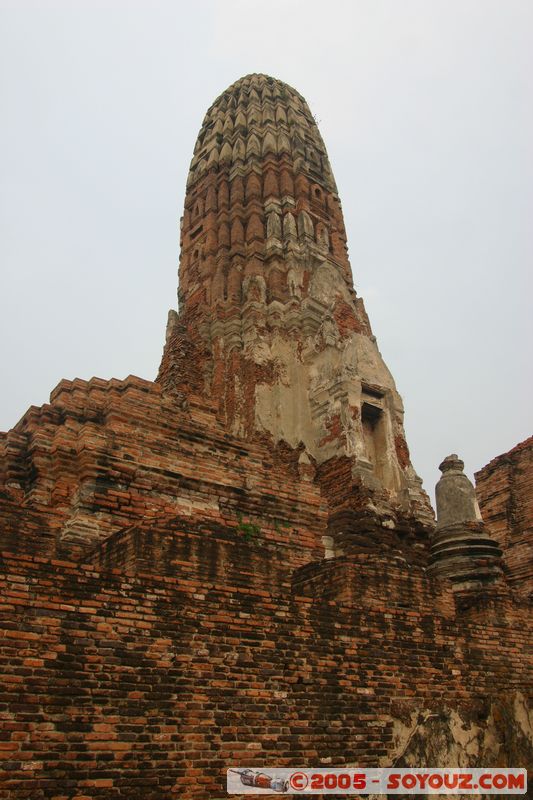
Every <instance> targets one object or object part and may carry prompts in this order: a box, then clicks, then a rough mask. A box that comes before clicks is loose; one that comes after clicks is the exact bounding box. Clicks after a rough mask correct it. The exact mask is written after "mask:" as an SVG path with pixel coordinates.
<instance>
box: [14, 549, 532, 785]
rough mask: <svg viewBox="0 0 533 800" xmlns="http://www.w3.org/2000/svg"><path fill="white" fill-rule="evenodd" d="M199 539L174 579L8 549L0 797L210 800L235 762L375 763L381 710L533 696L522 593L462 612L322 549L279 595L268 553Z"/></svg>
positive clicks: (472, 705) (427, 587)
mask: <svg viewBox="0 0 533 800" xmlns="http://www.w3.org/2000/svg"><path fill="white" fill-rule="evenodd" d="M169 535H171V534H169ZM174 535H176V536H179V534H174ZM177 546H178V550H179V547H180V546H183V545H179V544H178V545H177ZM154 547H155V549H157V546H156V545H154ZM195 547H196V549H195V548H194V547H193V548H191V547H189V552H190V558H189V560H188V561H187V562H184V565H183V566H187V568H186V569H182V565H181V564H180V563H179V560H178V562H177V563H175V564H174V567H173V568H174V573H175V574H174V575H173V576H166V577H162V576H159V577H158V576H155V575H149V574H146V573H144V574H143V575H137V576H134V575H124V574H120V572H121V570H122V569H123V567H122V566H121V568H120V569H115V570H112V569H107V570H104V571H101V570H98V569H95V567H94V566H93V565H90V564H89V565H84V566H79V565H78V564H75V563H72V562H60V561H47V560H45V559H39V558H38V557H36V556H14V555H12V554H4V557H3V560H2V571H1V581H0V586H1V606H2V611H3V612H4V618H5V621H4V623H3V633H2V635H1V637H0V664H1V667H0V668H1V669H2V672H3V675H4V677H3V680H2V688H1V691H0V719H1V721H2V726H1V728H2V733H1V738H0V757H1V758H2V759H3V761H4V777H3V783H1V784H0V797H1V798H2V800H4V798H5V800H7V799H8V798H9V800H21V799H22V798H31V799H32V800H38V798H56V800H59V798H63V799H64V800H66V799H67V798H74V797H76V798H78V800H80V798H81V797H85V798H128V800H140V799H141V798H142V799H143V800H149V799H150V798H152V799H153V800H155V799H156V798H157V800H164V799H165V798H176V797H180V798H185V799H186V800H187V799H188V798H202V800H205V798H211V800H213V799H214V798H219V797H224V796H225V789H224V785H225V784H224V776H225V769H226V767H227V766H231V765H236V764H240V765H246V766H257V767H258V768H261V767H267V766H268V765H271V766H274V765H276V766H284V765H294V766H296V765H298V766H302V765H309V766H312V765H320V764H324V763H332V764H335V765H342V764H344V763H352V764H359V765H361V766H365V765H366V766H376V765H377V764H379V763H387V760H388V759H390V758H391V756H392V755H393V719H397V718H399V717H400V718H401V717H402V715H405V714H407V715H409V714H410V713H412V712H413V710H414V711H416V710H417V709H433V710H434V711H437V712H438V713H439V714H440V716H441V717H442V716H443V715H444V716H446V714H449V713H451V710H453V709H455V710H457V709H458V710H460V711H461V714H462V715H463V718H464V717H465V715H466V717H467V718H470V719H473V720H478V718H479V714H481V712H482V709H483V707H485V706H486V704H487V703H489V704H490V703H491V702H492V701H495V702H496V700H497V699H498V698H499V700H501V698H502V697H504V696H512V693H513V692H516V691H517V690H521V691H522V692H523V693H525V694H526V695H527V693H528V691H530V690H531V687H532V670H531V661H530V660H528V659H527V658H526V655H525V654H526V652H527V642H528V637H527V632H526V628H527V624H526V623H527V613H526V611H525V610H522V609H520V608H518V607H512V606H509V605H507V606H506V605H505V604H503V605H501V606H499V607H496V609H495V608H494V607H492V608H491V609H490V611H489V612H485V611H484V610H483V608H482V607H481V608H480V610H479V609H478V610H477V611H476V612H475V613H473V614H472V615H469V613H468V612H464V613H463V614H462V615H461V616H460V618H459V619H456V618H455V617H454V613H455V612H454V608H453V601H452V598H451V594H450V592H449V589H447V588H446V586H445V585H444V584H441V583H439V582H438V581H430V580H428V578H427V577H426V575H425V571H424V569H423V568H422V567H412V566H409V565H407V564H405V563H403V564H402V563H401V561H400V560H397V561H396V562H394V563H392V564H388V561H387V558H386V557H385V556H383V557H382V558H381V559H377V560H376V559H373V558H372V557H371V556H369V555H365V556H362V557H357V556H351V557H349V558H348V559H346V560H341V561H337V562H322V564H321V565H317V566H316V567H315V568H314V570H313V569H311V572H312V573H313V574H312V575H307V576H306V575H305V574H302V572H301V571H300V573H297V576H296V577H297V578H298V580H297V581H296V585H295V588H294V591H293V592H291V569H290V568H289V567H288V566H287V565H286V566H285V567H283V565H282V564H281V563H280V561H278V562H277V564H274V565H273V564H272V561H271V553H270V552H269V551H268V548H266V549H262V548H261V546H259V547H258V546H257V545H255V544H254V543H247V542H243V541H239V540H236V541H235V542H234V543H233V545H232V544H231V543H230V542H229V540H227V541H225V542H221V544H220V545H219V546H218V549H217V552H216V553H211V554H207V553H206V552H205V548H208V547H212V543H210V542H209V541H208V539H207V538H205V537H204V538H200V537H199V538H198V539H197V541H196V546H195ZM202 548H204V550H203V551H202ZM232 548H233V550H234V552H233V554H232V553H231V550H232ZM146 555H147V554H146V552H145V553H144V556H143V561H142V564H143V568H144V569H147V567H148V566H149V563H150V559H147V558H146ZM153 563H154V569H156V570H158V569H159V568H160V567H159V565H158V563H157V557H154V559H153ZM209 563H213V564H214V565H215V567H216V568H214V569H213V571H212V573H211V575H209V574H206V572H205V570H202V569H200V568H199V565H202V564H203V565H204V566H205V565H206V564H209ZM239 563H241V564H242V565H243V573H244V574H246V579H245V580H244V581H242V580H241V581H237V580H236V579H237V578H238V575H239V572H238V569H237V566H238V564H239ZM131 564H132V562H131V560H130V567H131ZM250 564H253V565H254V568H253V569H252V570H250V569H247V568H246V567H247V565H250ZM108 566H109V567H110V566H111V563H110V564H108ZM195 566H196V567H198V574H196V575H195ZM302 569H303V571H304V572H305V570H307V571H309V569H310V568H309V567H304V568H302ZM332 569H333V570H334V571H335V573H336V574H335V576H334V580H333V581H332V580H331V574H330V573H331V570H332ZM321 570H323V572H324V576H323V578H322V579H321V577H320V572H321ZM265 572H269V575H270V585H269V586H268V588H265V580H264V573H265ZM326 573H327V574H326ZM254 576H257V579H255V577H254ZM246 584H247V585H246ZM326 585H329V586H330V587H331V586H332V585H335V586H336V587H337V592H336V594H337V597H335V592H332V591H331V590H330V591H329V592H328V591H325V590H324V589H325V587H326ZM499 700H498V702H499ZM468 715H470V717H469V716H468ZM500 725H501V727H502V728H504V729H505V730H507V729H508V728H509V720H508V719H502V720H501V721H500ZM505 735H506V734H505V732H504V733H502V741H505ZM511 738H512V737H511ZM508 740H509V737H508ZM509 741H510V740H509ZM481 758H482V757H481ZM328 759H331V762H328V761H327V760H328ZM499 759H500V760H499V763H501V764H503V763H508V762H509V761H513V760H517V759H516V753H515V752H510V751H509V752H508V751H506V749H505V746H504V747H502V750H501V753H500V756H499ZM512 766H523V764H516V763H513V764H512Z"/></svg>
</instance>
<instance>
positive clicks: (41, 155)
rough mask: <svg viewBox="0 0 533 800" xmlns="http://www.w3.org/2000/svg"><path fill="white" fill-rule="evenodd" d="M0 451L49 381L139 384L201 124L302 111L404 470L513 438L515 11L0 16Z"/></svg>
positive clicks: (172, 6)
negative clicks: (278, 103)
mask: <svg viewBox="0 0 533 800" xmlns="http://www.w3.org/2000/svg"><path fill="white" fill-rule="evenodd" d="M0 16H1V19H0V71H1V75H0V81H1V85H0V102H1V106H0V109H1V118H2V123H1V126H0V186H1V198H0V259H1V262H0V263H1V265H2V284H1V286H2V295H1V296H2V314H1V331H0V334H1V342H2V373H1V374H2V392H1V401H0V430H6V429H8V428H10V427H12V426H13V425H14V424H15V423H16V422H17V421H18V420H19V419H20V417H21V416H22V415H23V413H24V412H25V411H26V409H27V408H28V407H29V406H30V405H41V404H42V403H45V402H47V400H48V397H49V394H50V391H51V390H52V389H53V388H54V386H55V385H56V384H57V383H58V382H59V381H60V380H61V379H62V378H69V379H72V378H75V377H79V378H84V379H88V378H90V377H91V376H93V375H96V376H99V377H102V378H111V377H117V378H123V377H125V376H127V375H128V374H130V373H133V374H135V375H139V376H141V377H144V378H148V379H153V378H154V377H155V375H156V372H157V368H158V365H159V360H160V357H161V351H162V346H163V340H164V331H165V323H166V316H167V311H168V309H169V308H171V307H176V284H177V263H178V255H179V252H178V250H179V230H178V225H179V217H180V215H181V213H182V206H183V197H184V190H185V178H186V174H187V170H188V165H189V161H190V158H191V155H192V148H193V146H194V142H195V139H196V135H197V133H198V129H199V127H200V124H201V122H202V119H203V116H204V113H205V111H206V110H207V108H208V106H209V105H210V104H211V103H212V101H213V100H214V99H215V97H216V96H217V95H218V94H220V92H221V91H223V90H224V89H225V88H226V87H227V86H228V85H229V84H231V83H233V82H234V81H235V80H236V79H237V78H239V77H241V76H243V75H246V74H248V73H250V72H264V73H267V74H270V75H273V76H274V77H276V78H279V79H281V80H283V81H286V82H287V83H289V84H291V85H292V86H294V87H295V88H296V89H297V90H298V91H299V92H300V93H301V94H303V95H304V97H305V98H306V99H307V101H308V103H309V105H310V107H311V111H312V112H313V113H314V115H315V117H316V119H317V121H318V122H319V126H320V129H321V132H322V136H323V138H324V140H325V143H326V146H327V148H328V152H329V155H330V160H331V163H332V166H333V171H334V173H335V177H336V180H337V185H338V188H339V192H340V196H341V200H342V203H343V208H344V214H345V221H346V227H347V231H348V244H349V248H350V258H351V263H352V269H353V272H354V277H355V283H356V288H357V291H358V293H359V294H361V295H362V296H363V297H364V299H365V302H366V306H367V310H368V312H369V315H370V320H371V323H372V326H373V328H374V333H375V334H376V336H377V339H378V343H379V346H380V349H381V352H382V354H383V356H384V358H385V360H386V361H387V363H388V366H389V367H390V369H391V371H392V373H393V375H394V376H395V379H396V383H397V386H398V389H399V391H400V393H401V395H402V396H403V398H404V403H405V408H406V430H407V438H408V442H409V445H410V448H411V455H412V459H413V463H414V465H415V468H416V469H417V471H418V472H419V474H420V475H421V477H422V478H423V479H424V485H425V487H426V488H427V489H428V491H430V492H431V493H432V489H433V484H434V483H435V481H436V479H437V477H438V471H437V469H436V467H437V465H438V463H439V462H440V460H441V459H442V458H443V457H444V456H446V455H448V454H449V453H450V452H458V453H459V454H460V455H461V456H462V457H463V459H464V460H465V462H466V467H467V472H468V473H469V474H470V475H471V474H472V472H473V471H474V470H477V469H479V468H480V467H482V466H483V465H484V464H486V463H487V462H488V461H489V460H490V459H491V458H493V457H494V456H496V455H499V454H500V453H502V452H504V451H506V450H508V449H510V448H511V447H512V446H514V445H515V444H516V443H517V442H519V441H521V440H523V439H525V438H526V437H527V436H529V435H530V434H531V433H532V432H533V425H532V424H531V406H532V402H531V393H532V392H531V390H532V383H533V381H532V369H531V343H532V341H533V330H532V328H533V322H532V319H533V315H532V313H531V297H532V288H533V287H532V278H531V275H532V269H531V265H532V250H533V237H532V219H533V157H532V156H533V102H532V100H533V92H532V89H533V3H532V2H531V0H500V1H499V2H494V1H493V0H444V1H443V2H440V1H438V0H388V1H387V2H382V1H380V0H364V1H363V0H352V1H351V2H334V1H333V0H329V2H324V0H321V2H313V1H311V0H306V1H305V2H304V0H302V2H298V1H297V0H269V2H268V3H265V2H255V1H254V0H242V1H241V2H238V1H237V0H233V1H232V2H198V3H194V2H177V1H176V0H174V2H162V1H161V2H160V1H158V0H145V1H144V2H134V1H132V0H128V1H126V0H123V1H120V0H106V1H105V2H98V0H90V1H89V0H86V1H85V2H83V1H82V0H65V1H64V2H53V1H52V0H40V2H29V0H13V2H7V1H6V0H0Z"/></svg>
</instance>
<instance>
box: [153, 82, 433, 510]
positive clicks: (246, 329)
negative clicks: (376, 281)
mask: <svg viewBox="0 0 533 800" xmlns="http://www.w3.org/2000/svg"><path fill="white" fill-rule="evenodd" d="M178 294H179V314H176V312H170V315H169V325H168V329H167V343H166V347H165V352H164V355H163V360H162V363H161V368H160V371H159V375H158V381H159V382H160V383H161V384H162V385H163V387H164V389H165V390H166V391H172V392H180V393H182V394H183V395H184V396H187V395H191V394H195V395H201V396H203V397H204V398H207V399H208V400H209V401H210V402H212V403H214V404H215V405H216V408H217V410H218V413H219V415H220V417H221V419H223V420H224V422H225V424H226V425H227V426H228V429H229V430H231V431H232V433H234V434H237V435H239V436H242V437H243V438H250V437H253V436H255V435H257V434H263V435H265V434H266V435H268V436H269V437H271V438H272V440H273V442H280V441H284V442H286V443H287V444H288V445H289V446H290V447H291V448H294V449H299V451H300V467H301V472H302V474H305V475H306V476H307V477H309V476H312V475H313V474H314V469H315V467H318V468H319V469H320V467H321V465H324V464H327V463H330V462H331V460H332V459H339V458H344V459H348V460H349V462H350V469H349V473H350V480H349V483H350V484H352V483H353V482H354V483H353V485H357V486H358V487H359V488H360V489H361V490H364V491H363V494H365V496H366V498H367V501H368V503H370V504H371V505H372V507H373V508H381V509H382V510H390V509H392V508H401V509H402V510H403V513H407V514H408V515H411V516H415V517H416V516H419V517H423V518H424V520H425V521H428V520H429V519H430V518H431V516H432V512H431V511H430V506H429V502H428V500H427V497H426V495H425V493H424V492H423V491H422V489H421V482H420V480H419V478H418V477H417V476H416V474H415V472H414V470H413V468H412V466H411V464H410V460H409V453H408V449H407V445H406V442H405V436H404V431H403V406H402V401H401V398H400V396H399V394H398V392H397V391H396V387H395V384H394V380H393V378H392V376H391V374H390V372H389V370H388V369H387V367H386V365H385V363H384V361H383V359H382V357H381V355H380V353H379V350H378V347H377V344H376V340H375V337H374V336H373V335H372V330H371V328H370V324H369V321H368V317H367V315H366V312H365V309H364V305H363V301H362V299H361V298H359V297H358V296H357V294H356V292H355V289H354V287H353V279H352V272H351V268H350V263H349V260H348V251H347V245H346V233H345V228H344V221H343V215H342V210H341V204H340V200H339V197H338V195H337V188H336V185H335V180H334V178H333V174H332V171H331V168H330V165H329V160H328V156H327V152H326V148H325V146H324V142H323V141H322V137H321V136H320V133H319V131H318V127H317V125H316V123H315V120H314V118H313V115H312V114H311V111H310V110H309V107H308V105H307V103H306V102H305V100H304V99H303V97H302V96H301V95H300V94H298V92H296V91H295V90H294V89H292V88H291V87H290V86H287V84H285V83H282V82H281V81H278V80H275V79H274V78H271V77H268V76H266V75H249V76H246V77H244V78H242V79H241V80H239V81H237V82H236V83H234V84H233V85H232V86H230V87H229V88H228V89H227V90H226V91H225V92H224V93H223V94H221V95H220V97H218V98H217V100H215V102H214V103H213V105H212V106H211V108H210V109H209V110H208V112H207V114H206V116H205V118H204V121H203V124H202V128H201V130H200V133H199V135H198V139H197V142H196V146H195V149H194V156H193V159H192V162H191V167H190V171H189V177H188V180H187V193H186V198H185V209H184V213H183V218H182V227H181V257H180V265H179V293H178ZM326 472H327V470H326ZM352 488H353V487H352ZM378 501H379V502H378Z"/></svg>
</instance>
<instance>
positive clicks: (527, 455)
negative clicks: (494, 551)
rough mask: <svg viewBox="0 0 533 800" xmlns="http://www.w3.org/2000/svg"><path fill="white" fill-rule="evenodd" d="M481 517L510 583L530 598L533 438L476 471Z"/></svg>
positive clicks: (532, 573) (532, 577)
mask: <svg viewBox="0 0 533 800" xmlns="http://www.w3.org/2000/svg"><path fill="white" fill-rule="evenodd" d="M475 477H476V494H477V497H478V501H479V506H480V509H481V515H482V517H483V519H484V521H485V522H486V523H487V525H488V527H489V529H490V532H491V534H492V536H494V538H495V539H497V540H498V542H499V544H500V546H501V547H502V550H503V559H504V564H505V569H506V573H507V576H508V579H509V581H510V582H511V583H512V585H513V586H514V588H515V589H516V590H517V591H519V592H520V593H521V594H524V595H533V437H530V438H529V439H526V440H525V441H524V442H521V443H520V444H518V445H517V446H516V447H514V448H513V449H512V450H510V451H509V452H508V453H504V454H503V455H501V456H498V457H497V458H495V459H493V460H492V461H491V462H490V463H489V464H487V466H486V467H483V469H481V470H480V471H479V472H476V476H475Z"/></svg>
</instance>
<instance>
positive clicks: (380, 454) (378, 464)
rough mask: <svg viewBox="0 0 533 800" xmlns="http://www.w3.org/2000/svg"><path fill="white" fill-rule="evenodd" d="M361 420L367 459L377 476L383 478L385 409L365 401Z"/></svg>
mask: <svg viewBox="0 0 533 800" xmlns="http://www.w3.org/2000/svg"><path fill="white" fill-rule="evenodd" d="M361 422H362V425H363V438H364V444H365V453H366V457H367V460H368V461H369V463H370V464H371V465H372V469H373V472H374V474H375V475H376V477H379V478H383V460H384V457H385V447H386V443H385V425H384V414H383V409H382V408H380V407H379V406H377V405H374V404H373V403H368V402H363V404H362V406H361Z"/></svg>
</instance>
